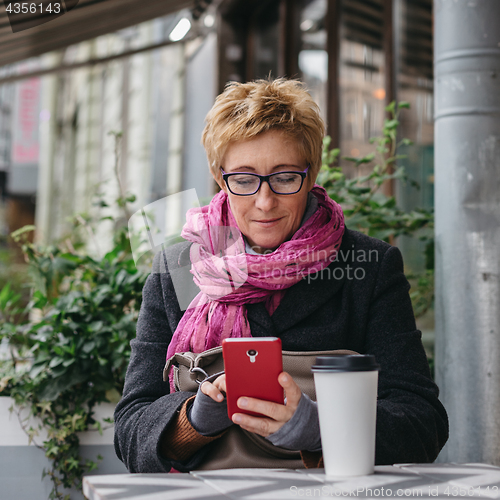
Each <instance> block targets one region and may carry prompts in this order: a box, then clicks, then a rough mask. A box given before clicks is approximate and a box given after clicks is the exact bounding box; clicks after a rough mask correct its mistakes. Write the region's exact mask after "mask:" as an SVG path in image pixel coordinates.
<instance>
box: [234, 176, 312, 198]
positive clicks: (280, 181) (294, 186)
mask: <svg viewBox="0 0 500 500" xmlns="http://www.w3.org/2000/svg"><path fill="white" fill-rule="evenodd" d="M227 181H228V186H229V189H230V190H231V191H232V192H233V193H234V194H253V193H255V192H257V190H258V189H259V185H260V179H259V178H258V177H257V176H256V175H251V174H236V175H231V176H230V177H228V179H227ZM269 184H270V185H271V189H272V190H273V191H274V192H275V193H277V194H290V193H295V192H297V191H298V190H299V189H300V186H301V184H302V176H301V175H300V174H294V173H293V172H282V173H276V174H273V175H271V176H270V177H269Z"/></svg>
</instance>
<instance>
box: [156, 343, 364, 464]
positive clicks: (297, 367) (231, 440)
mask: <svg viewBox="0 0 500 500" xmlns="http://www.w3.org/2000/svg"><path fill="white" fill-rule="evenodd" d="M329 354H357V353H356V352H354V351H348V350H334V351H301V352H296V351H283V371H285V372H287V373H289V374H290V375H291V376H292V377H293V379H294V380H295V382H296V383H297V385H298V386H299V387H300V389H301V390H302V392H303V393H304V394H307V395H308V396H309V397H310V398H311V399H312V400H313V401H316V392H315V390H314V379H313V375H312V373H311V367H312V365H313V364H314V363H315V361H316V356H326V355H329ZM172 367H173V370H174V385H175V389H176V391H188V392H196V391H197V390H198V385H199V384H200V383H201V382H203V380H205V379H206V378H207V377H209V376H212V375H215V374H218V373H222V372H223V371H224V360H223V358H222V347H214V348H213V349H209V350H208V351H204V352H201V353H199V354H195V353H192V352H183V353H177V354H174V355H173V356H172V357H171V358H170V359H168V360H167V363H166V365H165V368H164V369H163V380H164V381H167V380H168V373H169V371H170V369H171V368H172ZM208 455H209V456H207V457H206V459H205V460H204V461H203V462H202V463H201V465H200V466H199V467H198V468H199V469H201V470H203V469H205V470H213V469H234V468H272V469H274V468H287V469H301V468H302V469H303V468H304V463H303V462H302V460H301V458H300V452H298V451H293V450H287V449H286V448H281V447H279V446H274V445H273V444H272V443H271V442H270V441H268V440H267V439H265V438H263V437H262V436H259V435H258V434H254V433H252V432H248V431H245V430H243V429H242V428H241V427H239V426H237V425H233V426H231V427H230V428H229V430H228V431H227V432H226V433H225V434H224V435H223V436H222V437H221V438H220V439H217V440H216V441H214V442H213V443H212V444H211V449H210V453H209V454H208Z"/></svg>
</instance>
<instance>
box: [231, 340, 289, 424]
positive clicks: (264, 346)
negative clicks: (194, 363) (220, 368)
mask: <svg viewBox="0 0 500 500" xmlns="http://www.w3.org/2000/svg"><path fill="white" fill-rule="evenodd" d="M222 355H223V357H224V370H225V373H226V398H227V413H228V415H229V418H232V416H233V413H246V414H248V415H254V416H262V414H260V413H256V412H253V411H248V410H243V409H242V408H238V405H237V404H236V402H237V401H238V398H240V397H241V396H248V397H251V398H257V399H263V400H266V401H273V402H275V403H280V404H283V402H284V392H283V387H281V385H280V384H279V382H278V375H279V374H280V373H281V372H282V371H283V358H282V354H281V339H279V338H277V337H253V338H238V339H225V340H223V341H222Z"/></svg>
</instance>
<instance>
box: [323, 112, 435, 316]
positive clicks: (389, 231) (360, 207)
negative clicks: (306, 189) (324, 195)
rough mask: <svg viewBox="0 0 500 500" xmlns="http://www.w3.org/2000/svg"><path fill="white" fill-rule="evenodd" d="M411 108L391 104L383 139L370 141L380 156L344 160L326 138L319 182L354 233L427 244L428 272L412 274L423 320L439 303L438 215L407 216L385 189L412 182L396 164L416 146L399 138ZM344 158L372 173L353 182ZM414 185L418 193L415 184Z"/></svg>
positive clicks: (420, 212)
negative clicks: (404, 114)
mask: <svg viewBox="0 0 500 500" xmlns="http://www.w3.org/2000/svg"><path fill="white" fill-rule="evenodd" d="M409 107H410V105H409V103H407V102H399V103H396V102H392V103H391V104H389V105H388V106H387V107H386V108H385V109H386V111H387V112H388V114H389V115H390V117H389V118H387V119H385V120H384V126H383V129H382V134H381V135H380V136H379V137H374V138H372V139H370V143H371V144H374V145H375V151H374V152H372V153H370V154H368V155H366V156H363V157H360V158H353V157H350V156H341V153H340V149H338V148H335V149H331V138H330V137H325V140H324V143H323V158H322V160H323V165H322V168H321V170H320V172H319V175H318V179H317V183H318V184H320V185H321V186H323V187H324V188H325V189H326V191H327V192H328V195H329V196H330V198H332V199H333V200H335V201H336V202H337V203H339V204H340V205H341V206H342V210H343V212H344V216H345V221H346V225H347V226H348V227H349V228H350V229H355V230H357V231H361V232H363V233H365V234H367V235H369V236H373V237H375V238H379V239H381V240H385V241H389V242H391V243H392V242H393V241H394V238H397V237H398V236H402V235H406V236H413V237H416V238H419V239H421V240H423V241H425V243H426V254H427V256H428V258H427V259H426V261H427V266H426V267H427V269H426V270H425V272H424V273H408V278H409V280H410V282H411V283H412V285H413V290H412V292H411V294H410V297H411V299H412V302H413V307H414V311H415V316H417V317H418V316H422V315H423V314H424V313H425V312H426V311H427V310H428V309H429V308H430V307H432V304H433V300H434V270H433V261H432V255H433V253H434V212H433V210H427V209H422V208H419V209H415V210H411V211H409V212H406V211H404V210H402V209H401V208H399V207H398V206H397V204H396V199H395V197H394V196H387V195H386V194H384V192H383V189H382V187H383V186H384V185H386V184H387V183H392V182H411V181H410V180H409V179H408V177H407V175H406V173H405V169H404V167H403V166H399V165H398V164H397V162H398V160H403V159H404V158H406V155H401V154H398V148H399V147H400V146H402V145H405V146H407V145H411V141H410V140H409V139H398V136H397V134H398V126H399V123H400V122H399V115H400V113H401V111H402V110H403V109H407V108H409ZM340 158H342V159H343V160H344V161H345V162H347V163H348V164H349V165H352V166H353V167H354V170H359V168H360V167H361V166H362V165H363V166H365V167H369V168H368V170H369V171H368V172H367V173H364V174H363V175H355V176H353V177H348V176H347V174H346V172H345V171H344V168H343V167H342V166H341V165H340ZM365 171H366V168H365ZM412 184H413V185H414V186H415V187H417V188H418V185H417V184H416V183H415V182H412Z"/></svg>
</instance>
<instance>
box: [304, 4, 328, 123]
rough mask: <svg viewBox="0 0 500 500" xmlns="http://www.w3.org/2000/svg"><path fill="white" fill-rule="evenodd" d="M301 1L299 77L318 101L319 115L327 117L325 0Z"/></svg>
mask: <svg viewBox="0 0 500 500" xmlns="http://www.w3.org/2000/svg"><path fill="white" fill-rule="evenodd" d="M304 4H305V5H304V8H303V9H302V12H301V18H300V30H301V33H302V48H301V50H300V52H299V68H300V71H301V73H302V80H303V81H304V82H305V83H306V85H307V87H308V89H309V92H310V93H311V96H312V97H313V99H314V100H315V101H316V102H317V103H318V105H319V107H320V109H321V115H322V118H323V119H324V120H325V121H326V109H327V108H326V107H327V90H326V83H327V80H328V54H327V52H326V37H327V35H326V29H325V18H326V9H327V0H312V1H306V2H304Z"/></svg>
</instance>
